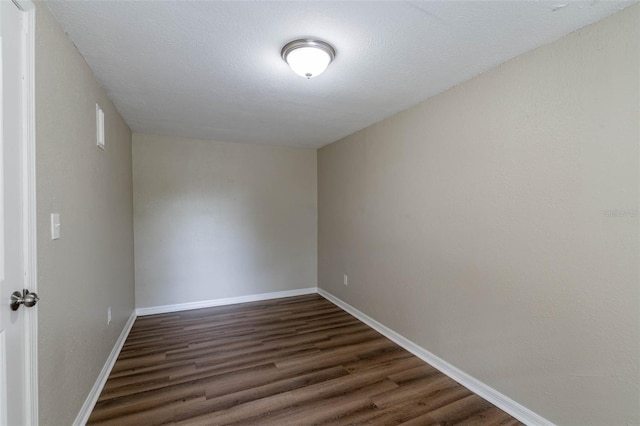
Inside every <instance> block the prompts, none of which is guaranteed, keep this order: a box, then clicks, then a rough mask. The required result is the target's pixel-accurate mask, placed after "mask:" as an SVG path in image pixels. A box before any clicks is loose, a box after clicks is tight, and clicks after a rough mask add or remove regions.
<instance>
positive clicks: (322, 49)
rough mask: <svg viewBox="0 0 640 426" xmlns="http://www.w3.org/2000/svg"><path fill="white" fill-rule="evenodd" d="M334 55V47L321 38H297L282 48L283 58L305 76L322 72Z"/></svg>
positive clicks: (309, 76) (312, 75)
mask: <svg viewBox="0 0 640 426" xmlns="http://www.w3.org/2000/svg"><path fill="white" fill-rule="evenodd" d="M334 56H335V50H334V49H333V47H331V46H330V45H329V44H327V43H325V42H323V41H319V40H295V41H292V42H290V43H287V44H286V45H285V46H284V47H283V48H282V59H284V60H285V61H286V62H287V63H288V64H289V66H290V67H291V69H292V70H293V72H295V73H296V74H298V75H300V76H302V77H305V78H313V77H317V76H319V75H320V74H322V73H323V72H324V70H326V69H327V66H329V64H330V63H331V61H332V60H333V58H334Z"/></svg>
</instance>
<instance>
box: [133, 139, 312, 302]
mask: <svg viewBox="0 0 640 426" xmlns="http://www.w3.org/2000/svg"><path fill="white" fill-rule="evenodd" d="M133 165H134V166H133V169H134V178H133V181H134V218H135V219H134V223H135V226H134V227H135V257H136V306H137V307H139V308H141V307H153V306H162V305H171V304H178V303H187V302H198V301H205V300H212V299H219V298H227V297H236V296H245V295H253V294H259V293H268V292H276V291H285V290H294V289H300V288H307V287H315V286H316V281H317V268H316V262H317V238H316V233H317V225H316V224H317V220H316V217H317V196H316V176H317V174H316V151H315V150H313V149H303V148H284V147H269V146H265V145H250V144H232V143H223V142H213V141H202V140H194V139H182V138H173V137H161V136H151V135H141V134H134V135H133Z"/></svg>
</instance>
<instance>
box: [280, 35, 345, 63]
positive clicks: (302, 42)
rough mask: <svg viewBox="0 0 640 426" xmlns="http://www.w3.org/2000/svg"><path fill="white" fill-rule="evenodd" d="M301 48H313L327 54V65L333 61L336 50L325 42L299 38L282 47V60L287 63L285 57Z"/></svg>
mask: <svg viewBox="0 0 640 426" xmlns="http://www.w3.org/2000/svg"><path fill="white" fill-rule="evenodd" d="M301 47H315V48H316V49H320V50H323V51H325V52H327V54H328V55H329V58H330V61H329V63H331V62H333V59H334V58H335V57H336V50H335V49H334V48H333V46H331V45H330V44H329V43H327V42H326V41H322V40H317V39H311V38H301V39H298V40H293V41H290V42H289V43H287V44H285V45H284V47H283V48H282V52H281V53H280V54H281V56H282V59H283V60H284V61H285V62H287V55H288V54H289V53H291V52H293V51H294V50H296V49H299V48H301Z"/></svg>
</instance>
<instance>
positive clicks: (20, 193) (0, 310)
mask: <svg viewBox="0 0 640 426" xmlns="http://www.w3.org/2000/svg"><path fill="white" fill-rule="evenodd" d="M27 18H28V14H27V13H26V12H23V11H22V10H20V9H19V8H18V6H17V5H16V4H14V3H13V2H11V1H1V0H0V77H1V78H0V93H1V98H0V111H1V114H0V141H1V145H0V147H1V149H0V424H2V425H10V426H13V425H25V424H29V423H31V422H32V419H30V415H29V407H28V404H29V392H30V385H29V383H28V382H27V380H29V379H30V377H29V373H28V372H27V367H28V366H27V361H26V360H27V359H28V356H29V348H28V344H29V342H28V341H27V340H26V339H25V332H26V330H27V327H26V322H27V321H29V318H30V317H29V315H30V313H29V312H28V311H27V310H28V309H35V308H33V307H31V308H27V307H26V305H30V304H32V302H33V301H34V300H35V301H37V300H36V299H35V298H34V297H33V296H30V297H27V298H24V297H23V296H24V293H23V289H24V288H25V286H27V285H28V283H29V280H28V274H27V269H28V265H27V259H28V257H29V252H28V251H26V249H27V248H28V247H26V246H27V245H28V244H27V241H28V240H27V238H26V237H27V235H28V230H27V228H26V226H27V223H28V220H27V219H26V217H27V212H25V209H28V205H27V204H25V200H26V199H27V197H26V192H27V191H29V188H28V185H26V184H25V180H27V178H26V177H25V176H26V166H25V165H26V164H27V163H26V158H25V156H26V155H28V153H27V151H26V150H25V147H26V143H27V137H28V131H29V130H28V129H29V127H28V124H29V123H28V120H29V113H28V109H27V105H28V104H27V100H26V99H25V97H26V93H28V92H27V90H26V82H27V71H28V70H27V63H28V61H27V59H28V58H27V53H28V52H27V50H26V49H27V37H26V31H27V29H28V19H27ZM15 291H18V292H19V296H20V297H19V298H18V297H16V298H15V300H14V302H15V303H14V304H13V308H18V309H16V310H12V304H11V295H12V293H14V292H15ZM21 299H22V300H27V302H26V303H20V302H21ZM29 300H31V301H29Z"/></svg>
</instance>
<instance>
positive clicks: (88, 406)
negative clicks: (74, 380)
mask: <svg viewBox="0 0 640 426" xmlns="http://www.w3.org/2000/svg"><path fill="white" fill-rule="evenodd" d="M136 318H137V315H136V311H135V310H134V311H133V312H132V313H131V316H130V317H129V319H128V320H127V323H126V324H125V325H124V328H123V329H122V332H121V333H120V336H119V337H118V340H116V343H115V345H114V346H113V349H111V353H110V354H109V357H108V358H107V361H106V362H105V363H104V366H103V367H102V370H101V371H100V374H98V378H97V379H96V382H95V383H94V384H93V387H92V388H91V391H89V395H87V399H85V401H84V404H82V408H80V411H79V412H78V415H77V416H76V419H75V420H74V422H73V426H84V425H86V424H87V421H89V417H90V416H91V412H92V411H93V407H95V406H96V402H98V398H99V397H100V393H102V389H103V388H104V385H105V383H107V379H108V378H109V374H111V370H112V369H113V366H114V365H115V363H116V360H117V359H118V355H120V351H121V350H122V347H123V346H124V342H125V341H126V340H127V337H128V336H129V332H130V331H131V327H133V323H134V322H135V321H136Z"/></svg>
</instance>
